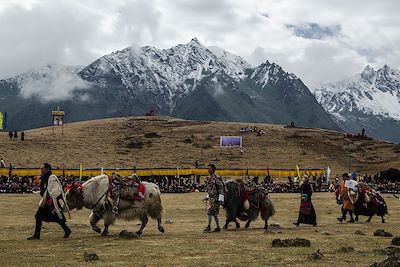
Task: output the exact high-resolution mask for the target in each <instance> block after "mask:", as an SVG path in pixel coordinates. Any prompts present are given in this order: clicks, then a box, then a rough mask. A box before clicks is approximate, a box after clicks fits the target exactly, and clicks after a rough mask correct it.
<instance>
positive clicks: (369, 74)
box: [314, 65, 400, 121]
mask: <svg viewBox="0 0 400 267" xmlns="http://www.w3.org/2000/svg"><path fill="white" fill-rule="evenodd" d="M314 94H315V97H316V99H317V101H318V102H319V103H320V104H321V105H322V106H323V107H324V109H325V110H326V111H327V112H328V113H330V114H332V115H333V116H335V117H336V118H337V119H338V120H340V121H345V120H346V119H345V117H346V116H345V114H346V113H351V112H361V113H364V114H370V115H374V116H382V117H385V118H392V119H395V120H400V71H399V70H396V69H393V68H390V67H389V66H388V65H385V66H383V67H382V68H381V69H379V70H377V71H375V70H374V69H373V68H372V67H370V66H367V67H366V68H365V69H364V71H363V72H362V73H361V74H359V75H356V76H354V77H351V78H349V79H346V80H343V81H341V82H338V83H334V84H327V85H323V86H322V87H321V88H318V89H316V90H315V92H314Z"/></svg>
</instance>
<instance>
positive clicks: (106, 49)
mask: <svg viewBox="0 0 400 267" xmlns="http://www.w3.org/2000/svg"><path fill="white" fill-rule="evenodd" d="M399 11H400V1H399V0H381V1H376V0H324V1H321V0H302V1H299V0H112V1H110V0H84V1H82V0H57V1H54V0H20V1H17V0H1V1H0V38H1V41H0V78H8V77H11V76H13V75H17V74H19V73H23V72H25V71H27V70H29V69H31V68H35V67H40V66H44V65H46V64H49V63H61V64H66V65H87V64H89V63H91V62H92V61H94V60H95V59H97V58H98V57H100V56H103V55H105V54H108V53H111V52H113V51H116V50H121V49H123V48H125V47H127V46H130V45H136V46H144V45H151V46H155V47H158V48H169V47H172V46H175V45H177V44H180V43H188V42H189V41H190V40H191V38H193V37H197V39H198V40H199V41H200V42H201V43H203V44H204V45H206V46H218V47H220V48H223V49H225V50H228V51H230V52H232V53H235V54H237V55H240V56H242V57H243V58H244V59H245V60H247V61H248V62H249V63H251V64H253V65H256V64H259V63H261V62H264V61H266V60H269V61H272V62H275V63H277V64H279V65H281V66H282V67H283V68H284V69H285V70H286V71H288V72H293V73H294V74H296V75H297V76H298V77H300V78H301V79H302V80H303V81H304V82H305V84H306V85H307V86H309V87H310V89H313V88H314V87H315V86H317V85H318V84H319V83H325V82H333V81H337V80H340V79H343V78H346V77H349V76H352V75H354V74H356V73H359V72H361V71H362V70H363V69H364V67H365V66H366V65H367V64H370V65H372V66H373V67H374V68H380V67H382V66H383V65H384V64H388V65H390V66H392V67H395V68H399V66H400V32H399V29H400V16H399Z"/></svg>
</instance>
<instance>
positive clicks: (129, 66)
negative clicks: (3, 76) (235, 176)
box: [0, 38, 338, 129]
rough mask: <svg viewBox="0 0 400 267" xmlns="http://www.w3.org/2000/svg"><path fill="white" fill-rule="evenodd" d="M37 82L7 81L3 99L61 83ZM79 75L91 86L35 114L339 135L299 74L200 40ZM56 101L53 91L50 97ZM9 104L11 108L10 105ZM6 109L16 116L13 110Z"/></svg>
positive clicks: (119, 55)
mask: <svg viewBox="0 0 400 267" xmlns="http://www.w3.org/2000/svg"><path fill="white" fill-rule="evenodd" d="M38 73H41V72H40V71H39V72H38ZM35 75H36V76H35ZM35 75H33V74H32V73H27V74H23V75H21V76H18V77H16V78H13V79H8V80H5V81H1V82H0V99H1V97H2V95H3V91H4V92H5V91H6V90H11V89H15V88H19V90H20V91H19V93H21V92H22V96H23V95H25V94H26V91H24V90H26V88H31V87H29V84H33V85H35V84H38V83H37V82H36V80H39V81H40V80H43V77H42V76H45V77H54V75H49V74H45V75H41V74H35ZM78 75H79V77H80V79H81V80H82V81H83V82H82V83H79V84H78V85H79V86H78V85H77V86H75V87H71V88H72V89H71V90H67V91H68V95H66V97H65V98H63V99H53V101H50V100H49V99H48V98H47V99H46V100H47V101H46V103H45V105H44V104H43V103H42V104H41V105H36V104H34V103H33V102H32V104H31V106H30V108H31V109H32V110H35V109H38V111H37V113H44V112H45V111H44V110H40V111H39V109H40V108H41V107H42V109H43V108H44V107H45V108H47V109H48V108H50V107H49V105H50V104H52V105H53V106H57V105H61V106H63V107H64V109H65V110H66V111H67V113H68V114H69V116H68V118H69V119H70V121H77V120H87V119H94V118H105V117H114V116H128V115H143V114H145V113H146V112H148V111H149V110H150V109H153V110H155V111H156V112H157V113H160V114H163V115H170V116H176V117H181V118H188V119H199V120H225V121H246V122H270V123H280V124H287V123H290V122H291V121H295V122H296V124H298V125H303V126H310V127H320V128H328V129H338V127H337V125H336V124H335V123H334V122H333V120H332V119H331V118H330V117H329V115H328V114H327V113H326V112H325V111H324V110H323V108H322V107H321V106H320V105H319V104H318V103H317V101H316V100H315V98H314V96H313V95H312V94H311V93H310V91H309V90H308V88H307V87H306V86H305V85H304V84H303V83H302V81H301V80H300V79H298V78H297V77H296V76H295V75H294V74H290V73H287V72H285V71H284V70H283V69H282V68H281V67H280V66H278V65H277V64H275V63H270V62H268V61H266V62H265V63H263V64H261V65H260V66H257V67H252V66H250V64H248V63H247V62H246V61H245V60H243V59H242V58H241V57H239V56H236V55H234V54H232V53H230V52H228V51H225V50H223V49H221V48H218V47H205V46H204V45H202V44H201V43H200V42H199V41H198V40H197V39H196V38H194V39H192V40H191V41H190V42H189V43H187V44H180V45H177V46H175V47H172V48H169V49H157V48H154V47H149V46H145V47H141V48H137V47H133V46H132V47H128V48H125V49H123V50H121V51H117V52H114V53H111V54H109V55H105V56H103V57H101V58H99V59H97V60H96V61H94V62H93V63H91V64H89V65H88V66H87V67H85V68H83V69H82V70H81V71H80V72H79V74H78ZM27 77H31V78H27ZM55 80H57V79H55ZM78 80H79V79H78ZM10 81H11V82H10ZM15 81H18V82H15ZM2 84H3V85H2ZM21 84H23V86H21ZM47 84H51V85H53V84H54V83H47ZM34 87H35V86H34ZM39 87H40V88H42V86H39ZM45 87H46V86H45ZM46 88H51V86H47V87H46ZM3 89H4V90H3ZM14 91H15V90H14ZM33 91H34V90H33ZM35 92H36V93H37V92H38V91H35ZM40 92H42V93H43V91H40ZM40 92H39V93H37V95H39V94H40ZM49 95H51V91H48V92H46V94H45V96H49ZM14 96H15V95H14ZM19 96H21V94H19ZM6 100H7V99H6ZM6 100H4V101H3V103H4V105H6V104H8V103H9V101H8V102H7V101H6ZM8 100H9V99H8ZM60 101H63V102H62V103H60ZM0 102H1V101H0ZM3 103H0V105H1V104H3ZM43 105H44V106H43ZM6 107H9V108H10V109H13V106H11V105H8V106H6ZM18 112H19V113H18V114H20V115H18V116H17V115H15V116H16V117H18V118H19V119H25V118H26V116H29V115H30V114H35V112H30V113H29V114H28V113H26V112H24V110H18ZM46 112H47V111H46ZM10 113H12V112H9V114H10ZM24 116H25V117H24ZM11 117H12V116H10V118H11ZM31 120H32V121H35V119H34V118H31ZM15 125H17V124H15ZM25 126H26V125H25ZM15 127H21V126H19V125H17V126H15Z"/></svg>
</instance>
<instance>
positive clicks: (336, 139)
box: [0, 117, 400, 174]
mask: <svg viewBox="0 0 400 267" xmlns="http://www.w3.org/2000/svg"><path fill="white" fill-rule="evenodd" d="M245 126H248V127H252V126H256V127H257V128H263V129H264V130H265V131H266V133H267V134H266V135H263V136H256V135H255V134H254V133H246V134H241V133H240V128H241V127H245ZM52 132H53V130H52V128H51V127H49V128H40V129H33V130H29V131H26V140H25V141H23V142H22V141H20V140H18V141H14V140H13V141H10V140H8V134H7V133H0V157H3V158H4V159H5V160H6V163H10V162H11V163H12V164H13V165H14V166H16V167H37V166H39V165H40V163H41V162H50V163H52V164H53V165H54V166H58V167H62V166H65V167H66V168H77V167H78V165H79V164H80V163H82V164H83V165H84V167H86V168H99V167H101V166H102V165H103V166H104V167H105V168H132V167H133V166H136V167H138V168H148V167H179V168H190V167H192V166H193V165H194V163H195V161H196V160H197V161H198V162H199V164H200V165H201V166H205V165H207V164H208V163H209V162H214V163H216V165H217V167H218V168H294V167H295V165H296V164H299V166H300V167H301V168H324V167H326V166H330V167H331V168H332V169H333V172H334V173H342V172H344V171H349V170H351V171H353V170H355V171H358V172H360V173H371V174H372V173H375V172H377V171H379V170H383V169H387V168H389V167H399V166H400V148H399V145H397V144H393V143H389V142H384V141H379V140H357V141H352V140H349V139H346V138H343V135H342V133H339V132H333V131H326V130H321V129H304V128H285V127H284V126H283V125H270V124H253V123H252V124H248V123H227V122H204V121H187V120H180V119H175V118H169V117H123V118H112V119H103V120H94V121H85V122H77V123H70V124H65V125H64V135H61V128H56V131H55V132H56V133H55V134H54V135H53V133H52ZM221 135H241V136H243V144H244V147H243V149H221V148H219V136H221Z"/></svg>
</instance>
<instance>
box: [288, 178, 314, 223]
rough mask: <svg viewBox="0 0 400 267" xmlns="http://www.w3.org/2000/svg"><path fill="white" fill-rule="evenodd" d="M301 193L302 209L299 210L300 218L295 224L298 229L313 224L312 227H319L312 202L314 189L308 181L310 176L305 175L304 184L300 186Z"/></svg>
mask: <svg viewBox="0 0 400 267" xmlns="http://www.w3.org/2000/svg"><path fill="white" fill-rule="evenodd" d="M300 192H301V200H300V209H299V217H298V219H297V222H295V223H293V224H294V225H296V226H297V227H299V225H300V224H301V223H303V224H311V225H312V226H316V225H317V214H316V213H315V209H314V206H313V204H312V202H311V196H312V188H311V185H310V183H309V180H308V176H307V175H304V177H303V183H302V184H301V186H300Z"/></svg>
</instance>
